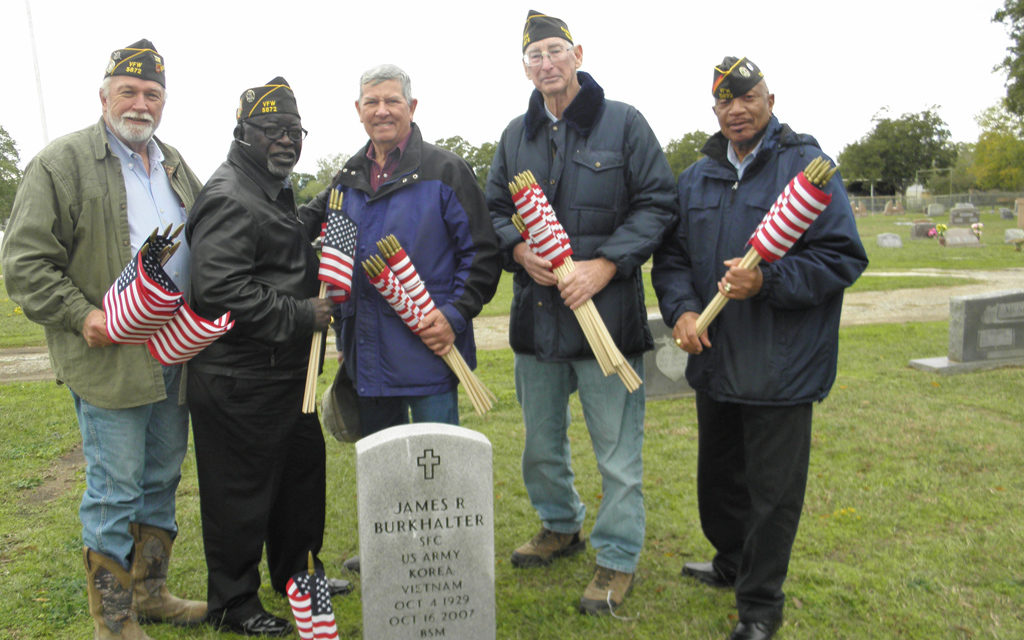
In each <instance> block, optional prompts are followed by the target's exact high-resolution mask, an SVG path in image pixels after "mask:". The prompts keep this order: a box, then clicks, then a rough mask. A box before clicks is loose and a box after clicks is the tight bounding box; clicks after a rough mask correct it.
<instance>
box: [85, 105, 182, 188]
mask: <svg viewBox="0 0 1024 640" xmlns="http://www.w3.org/2000/svg"><path fill="white" fill-rule="evenodd" d="M89 136H90V138H91V144H92V153H93V157H94V158H96V160H98V161H99V160H103V159H104V158H106V157H107V156H108V155H111V156H112V155H114V152H113V151H111V150H110V143H109V142H107V122H106V121H105V120H104V119H103V116H100V119H99V121H97V122H96V124H94V125H93V126H92V128H91V129H90V130H89ZM153 141H154V142H156V146H158V147H160V153H162V154H163V156H164V159H163V161H162V162H163V165H164V171H166V172H167V177H172V176H174V172H175V171H177V170H178V164H179V159H178V156H177V155H176V154H173V153H170V152H169V151H168V147H167V145H165V144H164V143H163V142H160V138H158V137H156V136H153Z"/></svg>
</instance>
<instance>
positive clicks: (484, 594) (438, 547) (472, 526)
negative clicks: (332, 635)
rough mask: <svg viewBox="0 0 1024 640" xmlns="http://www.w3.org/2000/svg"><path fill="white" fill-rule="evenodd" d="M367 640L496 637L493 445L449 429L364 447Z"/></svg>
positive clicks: (410, 431)
mask: <svg viewBox="0 0 1024 640" xmlns="http://www.w3.org/2000/svg"><path fill="white" fill-rule="evenodd" d="M356 473H357V478H358V504H359V559H360V581H361V588H362V592H363V596H362V606H363V637H364V638H374V639H376V638H387V639H388V640H392V639H394V640H403V639H412V638H483V639H485V640H493V638H494V637H495V633H496V626H495V604H494V490H493V467H492V452H491V443H490V442H489V441H488V440H487V438H486V437H484V436H483V435H482V434H480V433H478V432H476V431H472V430H470V429H464V428H461V427H454V426H451V425H444V424H434V423H429V424H412V425H403V426H399V427H392V428H390V429H385V430H384V431H380V432H378V433H375V434H372V435H370V436H367V437H366V438H363V439H362V440H360V441H358V442H357V443H356Z"/></svg>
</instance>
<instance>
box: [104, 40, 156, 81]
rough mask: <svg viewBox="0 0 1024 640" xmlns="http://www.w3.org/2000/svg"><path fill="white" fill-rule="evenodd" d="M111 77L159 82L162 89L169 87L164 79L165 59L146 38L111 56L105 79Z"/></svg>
mask: <svg viewBox="0 0 1024 640" xmlns="http://www.w3.org/2000/svg"><path fill="white" fill-rule="evenodd" d="M110 76H131V77H134V78H142V79H143V80H152V81H153V82H159V83H160V86H162V87H166V86H167V83H166V81H165V79H164V57H163V56H162V55H160V54H159V53H157V52H156V48H155V47H154V46H153V43H152V42H150V41H149V40H146V39H145V38H143V39H142V40H139V41H138V42H136V43H135V44H130V45H128V46H127V47H125V48H124V49H118V50H116V51H114V52H113V53H111V54H110V62H108V63H107V71H106V73H104V74H103V77H104V78H108V77H110Z"/></svg>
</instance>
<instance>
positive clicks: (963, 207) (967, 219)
mask: <svg viewBox="0 0 1024 640" xmlns="http://www.w3.org/2000/svg"><path fill="white" fill-rule="evenodd" d="M978 220H979V218H978V208H977V207H975V206H974V205H973V204H971V203H970V202H958V203H957V204H955V205H953V208H952V209H950V210H949V224H956V225H971V224H974V223H975V222H978Z"/></svg>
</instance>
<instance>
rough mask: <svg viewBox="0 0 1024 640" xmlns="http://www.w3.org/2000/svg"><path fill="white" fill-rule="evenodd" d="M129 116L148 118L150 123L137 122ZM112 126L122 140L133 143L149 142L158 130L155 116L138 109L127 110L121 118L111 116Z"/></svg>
mask: <svg viewBox="0 0 1024 640" xmlns="http://www.w3.org/2000/svg"><path fill="white" fill-rule="evenodd" d="M128 118H135V119H142V120H148V121H149V122H148V124H135V123H132V122H129V121H128ZM109 120H110V128H111V129H113V130H114V133H116V134H117V135H118V136H120V138H121V139H122V140H124V141H125V142H131V143H142V142H149V139H150V138H152V137H153V132H154V131H156V123H155V122H154V119H153V116H151V115H149V114H148V113H139V112H136V111H125V112H124V113H123V114H121V117H119V118H114V117H112V118H110V119H109Z"/></svg>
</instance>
